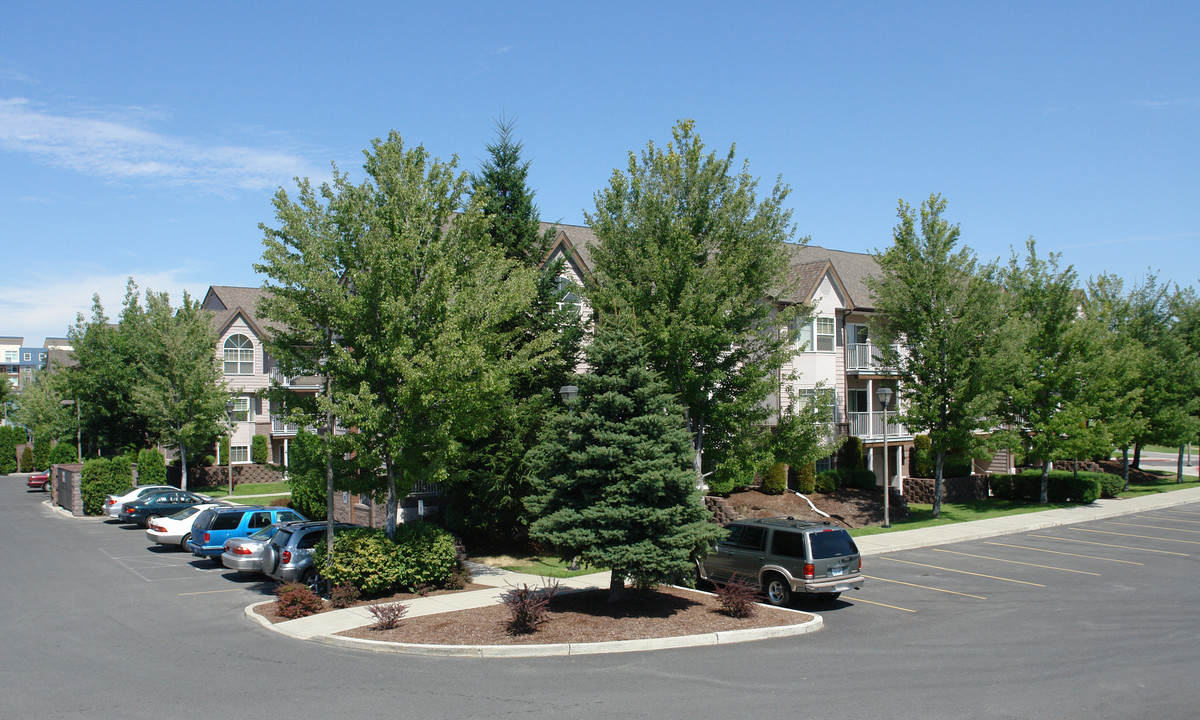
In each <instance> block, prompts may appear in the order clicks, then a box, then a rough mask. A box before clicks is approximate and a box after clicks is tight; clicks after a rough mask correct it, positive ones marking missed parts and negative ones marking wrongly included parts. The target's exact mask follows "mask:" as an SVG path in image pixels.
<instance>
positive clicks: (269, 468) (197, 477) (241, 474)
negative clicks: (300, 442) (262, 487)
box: [167, 463, 283, 487]
mask: <svg viewBox="0 0 1200 720" xmlns="http://www.w3.org/2000/svg"><path fill="white" fill-rule="evenodd" d="M282 480H283V473H282V472H280V471H279V469H278V468H276V467H275V466H273V465H258V464H254V463H249V464H244V465H234V466H233V484H234V485H241V484H242V483H272V482H280V481H282ZM228 483H229V466H228V465H212V466H210V467H202V468H196V467H189V468H188V486H189V487H202V486H205V485H226V484H228ZM167 484H168V485H174V486H176V487H179V467H178V466H174V467H168V468H167Z"/></svg>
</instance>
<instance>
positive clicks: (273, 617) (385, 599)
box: [254, 583, 490, 623]
mask: <svg viewBox="0 0 1200 720" xmlns="http://www.w3.org/2000/svg"><path fill="white" fill-rule="evenodd" d="M488 587H490V586H489V585H480V584H479V583H467V584H466V585H464V586H463V587H462V588H461V589H458V590H431V591H430V592H427V593H425V594H424V595H421V594H419V593H414V592H395V593H388V594H386V595H374V596H371V597H369V598H361V599H359V600H358V601H357V602H355V603H352V604H351V605H350V607H365V606H367V605H385V604H387V603H393V602H404V601H406V600H412V599H413V598H418V597H430V596H433V595H450V594H452V593H459V592H466V591H468V590H483V589H485V588H488ZM336 609H337V608H335V607H333V606H332V605H330V604H329V601H328V600H326V601H325V609H324V610H322V611H321V612H329V611H330V610H336ZM254 612H255V613H256V614H258V615H261V616H262V617H264V618H266V619H267V620H269V621H270V622H272V623H278V622H285V621H287V620H290V619H291V618H285V617H283V616H282V615H280V614H279V613H278V611H277V609H276V603H267V604H265V605H259V606H258V607H256V608H254ZM317 614H320V613H317Z"/></svg>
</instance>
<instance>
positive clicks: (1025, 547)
mask: <svg viewBox="0 0 1200 720" xmlns="http://www.w3.org/2000/svg"><path fill="white" fill-rule="evenodd" d="M1035 537H1042V536H1040V535H1038V536H1035ZM983 544H984V545H999V546H1000V547H1010V548H1017V549H1019V550H1036V551H1037V552H1044V553H1054V554H1055V555H1070V556H1071V557H1078V558H1088V559H1089V560H1107V561H1108V562H1115V563H1125V564H1126V565H1145V563H1140V562H1134V561H1133V560H1118V559H1116V558H1109V557H1101V556H1099V555H1080V554H1079V553H1069V552H1063V551H1062V550H1047V549H1045V548H1035V547H1029V546H1028V545H1009V544H1008V543H999V542H991V541H990V540H984V541H983Z"/></svg>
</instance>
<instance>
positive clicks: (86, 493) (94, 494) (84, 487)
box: [79, 457, 133, 515]
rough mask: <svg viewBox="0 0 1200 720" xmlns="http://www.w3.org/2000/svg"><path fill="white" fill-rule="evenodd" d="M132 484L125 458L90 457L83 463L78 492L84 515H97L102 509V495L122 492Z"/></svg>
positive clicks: (127, 462) (131, 476)
mask: <svg viewBox="0 0 1200 720" xmlns="http://www.w3.org/2000/svg"><path fill="white" fill-rule="evenodd" d="M132 485H133V475H132V473H131V472H130V469H129V461H128V460H127V459H125V458H120V457H115V458H92V459H91V460H88V461H87V462H85V463H84V464H83V471H82V473H81V477H80V481H79V493H80V495H81V496H82V499H83V512H84V514H85V515H99V514H100V513H101V511H102V510H103V509H104V496H105V495H116V494H119V493H122V492H124V491H125V490H126V489H127V488H129V487H130V486H132Z"/></svg>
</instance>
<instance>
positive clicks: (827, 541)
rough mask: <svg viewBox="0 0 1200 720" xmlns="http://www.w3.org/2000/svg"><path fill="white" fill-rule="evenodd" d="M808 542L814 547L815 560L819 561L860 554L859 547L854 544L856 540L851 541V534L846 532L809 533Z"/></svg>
mask: <svg viewBox="0 0 1200 720" xmlns="http://www.w3.org/2000/svg"><path fill="white" fill-rule="evenodd" d="M808 541H809V544H811V545H812V556H813V558H815V559H818V560H821V559H824V558H831V557H839V556H841V555H854V554H856V553H857V552H858V546H857V545H855V544H854V540H852V539H850V534H849V533H847V532H846V531H845V530H826V531H824V532H815V533H809V535H808Z"/></svg>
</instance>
